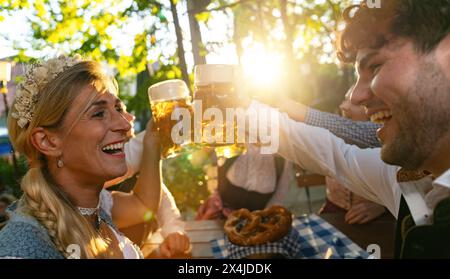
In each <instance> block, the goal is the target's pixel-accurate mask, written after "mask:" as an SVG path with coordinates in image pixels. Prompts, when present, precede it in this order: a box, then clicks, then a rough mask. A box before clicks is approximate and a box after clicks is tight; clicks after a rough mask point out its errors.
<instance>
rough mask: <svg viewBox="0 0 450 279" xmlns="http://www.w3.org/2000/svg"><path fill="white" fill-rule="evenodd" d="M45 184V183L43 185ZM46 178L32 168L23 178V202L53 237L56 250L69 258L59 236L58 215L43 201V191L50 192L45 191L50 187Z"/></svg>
mask: <svg viewBox="0 0 450 279" xmlns="http://www.w3.org/2000/svg"><path fill="white" fill-rule="evenodd" d="M42 182H44V183H42ZM48 186H49V185H48V183H46V181H45V178H44V176H43V174H42V171H41V169H40V168H31V169H30V170H29V171H28V172H27V173H26V174H25V176H24V177H23V178H22V183H21V187H22V190H23V192H24V196H23V201H24V204H26V208H27V209H28V213H29V214H30V215H32V216H34V217H35V218H36V219H37V220H38V221H39V222H40V223H41V224H42V225H43V226H44V227H45V228H46V229H47V232H48V234H49V236H50V237H51V239H52V241H53V243H54V244H55V246H56V248H57V249H58V250H59V251H60V252H61V253H62V254H63V255H64V257H67V256H68V255H67V252H66V250H65V249H64V247H63V245H62V243H61V241H60V239H59V238H58V237H57V236H58V224H57V218H56V215H55V214H54V213H53V212H52V211H51V210H50V209H49V208H48V206H47V204H46V203H45V202H44V201H43V193H42V192H43V191H45V192H50V191H47V190H51V189H44V187H48Z"/></svg>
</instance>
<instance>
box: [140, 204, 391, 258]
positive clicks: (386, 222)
mask: <svg viewBox="0 0 450 279" xmlns="http://www.w3.org/2000/svg"><path fill="white" fill-rule="evenodd" d="M320 217H322V218H323V219H324V220H326V221H327V222H328V223H330V224H332V225H333V226H334V227H336V228H337V229H338V230H340V231H341V232H342V233H343V234H345V235H346V236H347V237H348V238H350V239H351V240H352V241H353V242H355V243H356V244H358V245H359V246H360V247H361V248H362V249H366V248H367V246H368V245H369V244H378V245H379V246H380V248H381V257H382V258H392V256H393V251H394V248H393V247H394V227H395V219H394V218H393V217H392V215H390V214H388V213H386V214H384V215H382V216H381V217H379V218H378V219H376V220H375V221H373V222H371V223H369V224H366V225H349V224H346V223H345V221H344V214H343V213H332V214H321V215H320ZM223 224H224V221H223V220H209V221H187V222H186V233H187V234H188V236H189V238H190V239H191V243H192V255H191V257H192V258H213V255H212V252H211V245H210V241H211V240H213V239H217V238H220V237H221V236H222V235H223ZM162 240H163V238H162V237H161V234H160V233H158V232H157V233H155V234H153V235H152V237H151V238H150V239H149V240H148V241H147V242H146V243H145V244H144V245H143V247H142V251H143V253H144V256H146V257H147V258H157V257H158V249H157V248H158V246H159V244H160V243H161V242H162Z"/></svg>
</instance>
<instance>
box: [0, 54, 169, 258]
mask: <svg viewBox="0 0 450 279" xmlns="http://www.w3.org/2000/svg"><path fill="white" fill-rule="evenodd" d="M115 91H116V90H115V86H114V85H113V83H112V81H111V79H109V78H108V77H107V76H106V75H105V74H104V72H103V71H102V69H101V67H100V65H99V64H98V63H96V62H92V61H82V60H81V58H80V57H79V56H75V57H72V58H70V57H64V56H62V57H59V58H57V59H51V60H48V61H47V62H45V63H40V64H35V65H33V66H32V67H31V68H30V69H29V70H28V71H27V73H26V75H25V79H24V81H23V83H22V84H21V85H20V86H19V87H18V91H17V94H16V99H15V101H14V104H13V108H12V110H11V113H10V115H9V118H8V129H9V133H10V138H11V141H12V143H13V146H14V148H15V150H17V151H18V152H20V153H22V154H24V155H25V156H27V158H28V160H29V162H30V169H29V170H28V172H27V173H26V174H25V176H24V177H23V179H22V182H21V187H22V190H23V192H24V194H23V196H22V198H21V199H20V200H19V202H18V203H17V204H15V205H14V206H13V207H12V208H10V212H9V216H10V220H9V223H8V224H7V225H6V226H5V227H4V228H3V230H1V231H0V257H2V258H68V257H81V258H139V257H141V255H142V254H141V253H140V250H139V248H137V247H136V246H135V245H133V244H132V243H131V241H129V240H128V239H127V238H126V237H125V236H124V235H122V234H121V233H120V232H119V231H118V230H117V228H116V226H115V225H114V224H113V222H112V220H111V218H110V217H109V215H108V214H106V213H105V212H104V210H103V209H102V207H100V206H99V200H100V199H99V195H100V192H101V190H102V187H103V184H104V183H105V181H108V180H111V179H114V178H116V177H119V176H123V175H124V174H125V173H126V171H127V165H126V162H125V155H124V152H123V145H124V142H125V140H126V138H127V133H128V131H129V130H130V128H131V126H130V123H129V122H128V121H127V120H126V119H125V115H124V113H125V112H123V110H122V107H121V105H120V100H119V99H118V98H117V97H116V92H115ZM147 131H152V124H150V125H149V127H147ZM158 146H159V137H158V135H157V133H156V132H149V133H147V134H146V136H145V139H144V149H145V152H144V154H145V157H144V158H143V159H142V165H141V168H146V169H147V170H149V171H147V172H146V173H149V174H151V175H148V177H146V179H145V187H143V186H142V185H136V191H134V192H133V193H130V194H123V195H122V196H121V197H120V199H119V200H120V202H118V204H117V206H119V204H120V206H121V207H122V208H124V209H126V211H125V210H124V212H125V213H126V212H133V214H131V215H133V216H143V214H144V212H148V211H152V212H156V210H157V209H158V207H159V203H160V198H161V185H160V168H159V163H160V162H159V158H160V154H159V147H158ZM140 213H142V214H140Z"/></svg>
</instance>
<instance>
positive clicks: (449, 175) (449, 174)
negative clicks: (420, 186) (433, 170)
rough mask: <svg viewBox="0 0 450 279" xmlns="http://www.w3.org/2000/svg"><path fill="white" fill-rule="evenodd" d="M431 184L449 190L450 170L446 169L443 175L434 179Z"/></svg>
mask: <svg viewBox="0 0 450 279" xmlns="http://www.w3.org/2000/svg"><path fill="white" fill-rule="evenodd" d="M433 184H434V185H439V186H442V187H445V188H450V169H448V170H447V171H446V172H444V174H442V175H441V176H439V177H438V178H436V179H435V180H434V182H433Z"/></svg>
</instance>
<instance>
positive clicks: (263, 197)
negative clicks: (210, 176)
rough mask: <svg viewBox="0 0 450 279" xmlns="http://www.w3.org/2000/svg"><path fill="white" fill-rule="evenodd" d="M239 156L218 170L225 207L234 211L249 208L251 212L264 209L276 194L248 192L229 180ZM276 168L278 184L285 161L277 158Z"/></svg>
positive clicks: (226, 162) (221, 195)
mask: <svg viewBox="0 0 450 279" xmlns="http://www.w3.org/2000/svg"><path fill="white" fill-rule="evenodd" d="M237 158H239V156H236V157H233V158H230V159H227V160H226V161H225V163H224V165H223V166H221V167H219V168H218V191H219V195H220V198H221V199H222V204H223V206H224V207H228V208H232V209H240V208H247V209H248V210H250V211H253V210H260V209H264V208H265V207H266V205H267V203H268V202H269V200H270V199H271V198H272V196H273V194H274V193H275V191H274V192H272V193H265V194H263V193H259V192H255V191H248V190H245V189H243V188H241V187H238V186H235V185H233V184H232V183H231V182H230V181H229V180H228V179H227V178H226V173H227V171H228V169H229V168H230V167H231V165H232V164H233V163H234V162H235V161H236V159H237ZM275 167H276V173H277V179H276V183H278V181H279V178H280V177H281V174H282V172H283V168H284V159H283V158H281V157H279V156H275Z"/></svg>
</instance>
